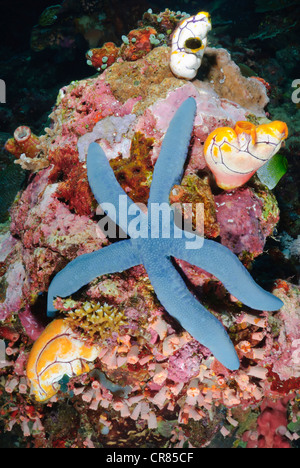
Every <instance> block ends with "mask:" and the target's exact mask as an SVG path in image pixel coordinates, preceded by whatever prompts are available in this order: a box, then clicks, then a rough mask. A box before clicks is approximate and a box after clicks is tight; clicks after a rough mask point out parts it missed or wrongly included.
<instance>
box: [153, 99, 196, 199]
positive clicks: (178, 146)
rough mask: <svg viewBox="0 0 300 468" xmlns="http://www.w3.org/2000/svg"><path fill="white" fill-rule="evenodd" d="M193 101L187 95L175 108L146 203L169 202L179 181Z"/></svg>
mask: <svg viewBox="0 0 300 468" xmlns="http://www.w3.org/2000/svg"><path fill="white" fill-rule="evenodd" d="M195 113H196V101H195V99H194V98H192V97H190V98H188V99H186V100H185V101H184V102H183V104H181V106H180V107H179V109H178V110H177V111H176V113H175V115H174V117H173V118H172V120H171V122H170V125H169V128H168V130H167V132H166V134H165V137H164V139H163V142H162V147H161V150H160V153H159V158H158V159H157V161H156V163H155V166H154V172H153V179H152V183H151V187H150V194H149V202H148V205H149V203H153V202H154V203H169V195H170V191H171V189H172V187H173V186H174V185H175V184H178V183H180V181H181V178H182V175H183V169H184V163H185V160H186V156H187V152H188V147H189V143H190V139H191V133H192V130H193V122H194V117H195Z"/></svg>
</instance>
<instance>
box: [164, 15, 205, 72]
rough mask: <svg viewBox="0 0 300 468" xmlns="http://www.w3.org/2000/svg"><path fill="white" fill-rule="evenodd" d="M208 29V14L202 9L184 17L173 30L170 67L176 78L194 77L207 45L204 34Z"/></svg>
mask: <svg viewBox="0 0 300 468" xmlns="http://www.w3.org/2000/svg"><path fill="white" fill-rule="evenodd" d="M210 30H211V21H210V15H209V13H207V12H204V11H201V12H199V13H198V14H197V15H195V16H191V17H190V18H187V19H185V20H184V21H182V22H181V23H180V25H179V26H178V28H177V29H176V30H175V32H174V35H173V38H172V49H171V60H170V68H171V70H172V72H173V73H174V75H176V76H177V77H178V78H185V79H187V80H192V79H193V78H195V76H196V74H197V71H198V68H199V67H200V65H201V61H202V57H203V54H204V51H205V48H206V45H207V37H206V36H207V33H208V32H209V31H210Z"/></svg>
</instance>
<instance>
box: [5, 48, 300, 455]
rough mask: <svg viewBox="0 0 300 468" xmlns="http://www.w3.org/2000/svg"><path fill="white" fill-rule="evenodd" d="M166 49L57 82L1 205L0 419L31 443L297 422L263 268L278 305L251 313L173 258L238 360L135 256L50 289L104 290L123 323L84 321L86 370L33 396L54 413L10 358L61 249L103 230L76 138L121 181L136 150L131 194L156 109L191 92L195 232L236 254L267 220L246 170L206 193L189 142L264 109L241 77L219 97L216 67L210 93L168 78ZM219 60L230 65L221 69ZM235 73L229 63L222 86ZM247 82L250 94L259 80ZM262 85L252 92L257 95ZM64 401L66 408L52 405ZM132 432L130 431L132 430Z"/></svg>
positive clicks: (295, 359) (157, 139) (201, 435)
mask: <svg viewBox="0 0 300 468" xmlns="http://www.w3.org/2000/svg"><path fill="white" fill-rule="evenodd" d="M213 53H214V49H210V54H213ZM168 57H169V49H168V47H157V48H154V49H153V50H152V51H151V52H150V53H149V54H148V55H146V56H145V57H143V58H141V59H139V60H137V61H135V62H130V63H127V62H124V61H122V60H121V61H117V62H115V63H114V64H113V65H111V66H110V67H108V68H107V70H105V72H104V73H102V74H99V75H97V76H95V77H92V78H88V79H86V80H82V81H78V82H73V83H71V84H70V85H68V86H65V87H64V88H62V89H61V91H60V92H59V96H58V98H57V102H56V105H55V106H54V109H53V111H52V113H51V115H50V117H51V119H52V124H51V126H50V128H46V129H45V134H44V135H41V136H40V137H39V141H40V151H41V153H40V158H39V161H40V160H43V165H40V166H39V164H40V162H39V161H35V164H36V165H37V166H36V169H35V171H32V173H31V174H30V177H29V180H28V183H27V186H26V188H25V189H24V190H23V191H22V192H21V193H20V194H19V195H18V197H17V199H16V201H15V203H14V204H13V206H12V208H11V222H10V225H7V226H3V230H2V231H1V232H0V274H1V277H0V344H1V343H2V348H1V347H0V351H1V350H2V355H0V372H1V375H2V377H1V384H0V399H1V407H3V408H4V409H3V410H2V412H1V420H2V421H3V422H4V424H5V427H6V430H8V431H10V430H13V427H14V426H15V425H16V426H18V425H19V426H20V427H21V429H22V431H23V434H24V437H26V438H30V440H31V441H32V443H33V444H35V446H41V447H54V446H74V447H82V446H89V447H90V446H96V447H98V446H100V447H101V446H114V444H116V445H118V444H121V445H122V444H123V443H124V444H125V446H133V447H134V446H139V445H140V444H142V443H145V440H146V439H147V440H150V441H151V440H152V442H151V443H156V444H157V446H164V444H166V443H168V446H169V447H182V446H183V444H184V443H188V444H189V446H195V447H203V446H206V445H207V444H209V442H210V441H211V440H212V439H213V437H214V435H215V433H216V432H217V431H218V432H220V433H221V435H222V437H223V438H224V439H225V438H226V437H227V436H228V435H229V434H232V433H233V432H234V434H235V435H234V437H235V444H236V446H244V445H245V444H248V445H249V446H258V445H259V444H260V445H262V446H263V445H264V444H265V445H268V446H269V445H272V444H273V446H274V444H275V446H276V444H279V445H280V446H290V443H291V441H292V440H295V439H297V437H298V436H297V433H296V431H295V432H293V431H292V430H289V429H288V428H287V425H288V422H293V423H294V424H296V422H297V421H299V419H298V418H299V407H298V406H299V403H298V401H299V400H297V399H293V397H290V395H293V393H294V392H296V390H297V388H299V383H300V351H299V350H300V325H299V324H300V318H299V317H300V316H299V310H298V308H297V304H298V299H299V290H298V288H297V287H296V286H295V285H293V284H291V283H288V282H285V281H280V280H278V282H277V283H276V284H274V285H273V288H274V291H273V292H274V294H276V295H278V296H279V297H280V298H281V299H282V300H283V302H284V304H285V305H284V307H283V308H282V310H281V311H278V312H274V313H268V314H267V313H262V314H260V315H258V313H257V311H253V310H250V309H248V308H245V307H244V306H243V305H242V304H240V303H239V302H237V301H236V300H235V298H233V297H230V296H229V295H228V293H227V292H226V290H225V289H224V287H223V286H222V284H220V283H219V282H218V280H217V279H216V278H214V277H212V276H211V275H208V274H207V273H206V272H204V271H202V270H200V269H198V268H195V267H192V266H191V265H188V264H186V263H185V262H178V265H179V266H180V268H181V269H182V270H183V272H184V273H185V275H186V277H187V278H188V280H189V283H190V287H191V288H192V289H193V290H194V292H195V294H196V295H197V294H199V297H200V296H201V300H202V301H204V303H205V305H206V307H208V308H209V310H210V311H211V312H212V313H213V314H215V315H216V316H217V317H218V319H219V320H220V321H222V322H223V324H224V326H225V327H226V328H227V330H228V331H229V333H230V336H231V338H232V340H233V342H234V344H235V346H236V349H237V352H238V354H239V357H240V361H241V366H240V369H239V370H238V371H235V372H229V371H228V370H227V369H225V368H224V367H223V366H222V365H221V364H220V363H219V362H218V361H216V359H215V358H214V357H213V356H212V355H211V353H210V352H209V350H207V349H206V348H204V347H203V346H201V345H200V344H199V343H198V342H196V341H195V340H194V339H193V338H192V337H191V336H190V335H189V334H188V333H187V332H186V331H184V330H183V329H182V328H181V327H180V326H179V324H178V323H177V322H175V321H174V320H173V319H172V317H170V316H169V315H168V313H167V312H166V311H165V310H164V309H163V308H162V307H161V305H160V304H159V303H158V301H157V299H156V296H155V293H154V291H153V289H152V287H151V284H150V283H149V280H148V278H147V276H146V273H145V271H144V269H143V268H142V267H141V266H140V267H135V268H132V269H131V270H129V271H127V272H124V273H120V274H114V275H107V276H105V277H103V278H96V279H95V280H94V281H93V282H92V283H91V284H90V285H89V286H88V287H87V288H86V289H85V290H84V291H82V292H80V293H78V294H76V298H75V297H74V298H72V300H70V299H67V300H60V299H58V300H57V301H58V304H59V305H60V308H61V314H62V315H64V316H65V317H67V316H68V314H69V312H70V311H74V310H76V308H78V307H79V308H80V306H81V305H82V303H84V302H98V303H99V304H100V305H104V304H106V305H107V304H108V305H110V306H112V307H115V308H117V309H118V310H119V311H121V312H122V314H123V316H124V324H123V325H122V326H120V327H119V328H118V327H116V329H114V330H112V331H111V332H110V333H107V330H106V331H105V333H104V334H103V335H101V333H102V330H101V327H99V329H98V330H96V332H95V330H94V329H93V330H91V331H92V332H93V334H92V337H93V340H94V341H96V342H98V343H100V344H101V346H102V351H101V353H100V354H99V357H98V359H97V360H96V361H95V363H94V369H93V370H92V372H90V373H89V374H84V375H83V376H80V377H77V378H74V379H71V380H69V381H68V382H67V383H64V384H62V386H61V390H60V391H59V392H58V394H57V395H55V396H54V397H53V398H52V399H51V400H50V401H49V402H48V403H47V408H48V409H49V407H50V408H51V407H52V410H53V411H54V412H56V416H55V417H56V423H54V419H55V418H54V417H53V418H52V419H51V417H50V416H49V411H48V412H47V411H45V406H43V405H40V404H37V403H36V402H35V400H34V397H33V396H32V395H31V394H30V389H29V386H28V382H27V381H26V376H25V375H24V368H25V365H26V360H27V356H28V353H29V352H30V349H31V347H32V344H33V341H35V340H36V338H37V337H38V336H39V334H40V333H41V331H42V330H43V328H44V326H45V324H46V323H47V322H48V321H49V319H47V317H46V301H45V299H46V294H47V290H48V287H49V283H50V281H51V279H52V277H53V276H54V275H55V274H56V273H57V272H59V271H60V270H61V269H62V268H63V267H64V266H65V265H66V264H67V263H68V262H70V261H71V260H72V259H74V258H76V257H77V256H79V255H82V254H85V253H88V252H93V251H95V250H97V249H100V248H102V247H103V248H105V245H107V244H109V240H108V239H106V238H105V236H104V234H103V232H102V231H101V229H100V228H99V226H98V224H97V221H98V218H97V216H96V214H95V213H96V203H95V200H94V199H93V196H92V194H91V193H90V191H89V187H88V182H87V177H86V167H85V158H86V151H87V148H88V145H89V143H90V142H91V141H98V142H99V143H100V142H101V145H102V147H103V148H104V150H105V151H106V154H107V157H108V158H109V159H110V160H111V161H112V162H113V161H115V164H116V165H115V166H113V167H114V170H115V171H116V175H118V174H122V175H123V180H125V182H124V184H125V185H124V188H125V189H126V190H127V191H128V193H129V195H131V193H132V194H134V189H135V188H136V187H135V185H134V184H135V183H136V184H137V183H138V182H135V179H132V177H131V176H130V174H131V172H130V171H131V169H132V166H134V165H135V164H139V168H142V170H141V171H140V172H141V173H142V177H144V179H143V180H142V182H143V184H144V186H145V201H146V198H147V197H146V195H147V189H149V180H151V173H152V171H153V166H154V164H155V162H156V160H157V157H158V155H159V151H160V147H161V144H162V140H163V137H164V135H165V132H166V130H167V128H168V125H169V123H170V120H171V118H172V116H173V115H174V113H175V111H176V110H177V109H178V107H179V106H180V104H181V103H182V102H183V101H184V100H185V99H186V98H187V97H189V96H193V97H194V98H195V99H196V102H197V116H196V119H195V125H194V130H193V135H192V138H191V145H190V149H189V155H188V163H187V166H186V170H185V176H187V177H188V176H191V175H193V176H194V177H196V178H197V180H198V181H199V184H205V191H203V193H199V194H198V195H199V196H200V200H201V201H202V202H204V204H205V203H206V201H207V200H209V202H210V205H209V206H210V208H209V213H208V214H209V215H210V216H212V218H214V219H215V223H216V226H217V230H216V231H215V235H214V236H213V235H212V234H210V235H211V236H212V237H217V236H218V235H219V237H218V238H217V239H216V240H217V241H218V240H219V241H220V242H221V243H222V244H224V245H226V246H227V247H229V248H230V249H231V250H232V251H233V252H234V253H235V254H237V255H238V256H240V258H241V260H242V261H245V264H246V265H247V266H250V264H251V261H252V260H253V259H254V258H255V257H257V256H258V255H260V254H261V253H262V252H263V250H264V246H265V242H266V238H267V237H268V236H269V235H271V234H272V233H273V229H274V227H275V226H276V223H277V222H278V220H279V210H278V206H277V202H276V199H275V197H274V195H273V194H272V193H271V192H270V191H269V190H268V189H267V188H266V187H265V186H263V185H262V184H261V183H260V182H259V180H258V179H257V178H256V177H254V178H252V179H251V180H250V181H249V183H248V184H247V185H246V186H243V187H241V188H239V189H237V190H233V191H230V192H225V191H220V189H218V188H217V187H216V186H215V184H214V179H213V176H212V174H211V173H210V171H209V169H208V168H207V167H206V164H205V160H204V156H203V145H204V142H205V139H206V137H207V136H208V134H209V133H210V132H211V131H212V130H214V129H215V128H217V127H220V126H233V125H234V124H235V122H236V121H238V120H246V119H247V118H250V117H251V118H255V117H257V116H261V115H264V109H263V108H260V109H259V110H258V111H257V116H255V115H253V109H252V108H251V105H250V104H251V102H250V100H249V101H248V104H249V105H247V96H248V95H247V93H243V89H241V90H240V92H241V94H242V95H243V106H242V105H241V104H238V103H237V102H234V101H233V100H232V96H234V95H237V94H238V90H237V89H235V90H234V92H233V89H230V83H231V81H230V79H229V78H228V80H227V81H226V90H224V91H223V92H222V93H220V94H218V93H217V91H216V90H215V89H214V88H213V87H212V86H211V85H210V83H209V81H203V82H201V81H198V80H194V81H192V82H185V81H183V80H179V79H177V78H175V77H174V76H172V74H171V72H170V70H169V67H168ZM228 60H229V59H228ZM230 70H231V71H230V73H232V74H234V73H235V74H238V73H239V71H238V68H237V67H236V68H235V67H231V68H230ZM230 76H233V75H230ZM243 80H245V79H244V78H243ZM243 80H241V78H240V77H238V79H237V78H236V76H235V79H233V78H232V83H233V84H232V87H234V86H235V85H234V83H236V82H237V81H238V82H241V83H244V81H243ZM251 86H252V87H255V86H256V85H255V83H254V81H253V82H252V84H251ZM228 89H229V91H230V92H229V91H228ZM251 89H252V88H251ZM256 92H257V93H258V94H259V93H260V94H264V93H265V90H264V89H263V87H261V84H259V85H257V90H256ZM226 93H227V94H226ZM245 96H246V97H245ZM230 98H231V99H230ZM262 98H263V99H262V102H264V103H265V102H266V95H263V96H262ZM249 99H250V98H249ZM239 102H240V101H239ZM257 102H259V100H258V101H257ZM137 136H138V137H139V138H138V139H137ZM134 141H135V142H136V141H138V143H135V146H133V145H134ZM127 174H128V177H127V178H126V176H127ZM126 180H127V182H126ZM128 180H129V182H128ZM137 180H138V179H137ZM126 183H128V185H126ZM130 183H131V185H130ZM147 184H148V185H147ZM199 186H200V185H199ZM130 192H131V193H130ZM198 195H197V196H198ZM185 201H187V200H185ZM191 201H192V200H191ZM205 234H206V235H208V234H207V233H205ZM74 327H77V329H78V327H79V331H81V332H82V333H83V334H82V337H83V339H90V338H91V336H90V335H88V333H87V336H85V335H84V332H83V331H82V330H80V326H79V325H78V323H77V322H76V319H74ZM91 328H92V326H91ZM14 332H17V333H18V335H17V336H18V338H17V340H16V341H13V340H12V338H11V337H12V336H14V335H13V333H14ZM4 345H5V349H4V348H3V346H4ZM3 349H4V354H3ZM20 365H21V369H23V371H20V370H18V369H20ZM286 398H288V400H286ZM66 399H67V400H68V405H67V406H68V408H67V409H66V408H65V405H64V406H62V405H61V403H64V401H65V400H66ZM8 400H9V401H10V404H9V405H7V401H8ZM271 401H272V402H273V403H272V404H271V403H270V402H271ZM274 402H275V403H274ZM288 405H289V406H288ZM267 407H269V408H271V409H270V411H273V412H276V411H277V413H276V414H277V416H276V418H277V419H276V421H277V422H278V424H277V423H276V421H275V422H274V424H273V426H272V428H273V429H272V431H271V433H270V434H271V436H270V435H269V436H268V437H266V436H265V430H264V427H265V426H266V424H267V422H266V421H267V413H266V411H267ZM288 407H289V413H288V415H287V408H288ZM224 408H225V409H226V411H223V409H224ZM278 412H279V413H280V414H279V413H278ZM247 418H248V419H247ZM69 420H72V421H73V424H72V427H73V429H72V430H71V429H70V427H69V426H70V425H69ZM63 421H64V422H65V423H63ZM247 424H248V425H247ZM276 424H277V426H278V425H280V427H281V432H280V437H279V436H278V432H277V431H276V428H277V426H276ZM249 426H251V429H249ZM283 426H284V427H283ZM80 427H81V428H83V427H84V430H82V429H81V430H79V428H80ZM282 427H283V429H282ZM237 428H238V430H237ZM118 431H119V432H118ZM143 431H144V434H146V435H145V437H146V439H145V440H142V439H140V438H139V433H141V432H143ZM46 432H47V433H50V434H51V436H50V437H46V435H45V434H46ZM270 437H273V438H272V440H270ZM278 437H279V438H278ZM263 438H264V441H263V442H261V440H262V439H263ZM120 440H122V441H123V442H120ZM124 440H125V442H124ZM153 441H154V442H153ZM68 444H69V445H68ZM251 444H252V445H251Z"/></svg>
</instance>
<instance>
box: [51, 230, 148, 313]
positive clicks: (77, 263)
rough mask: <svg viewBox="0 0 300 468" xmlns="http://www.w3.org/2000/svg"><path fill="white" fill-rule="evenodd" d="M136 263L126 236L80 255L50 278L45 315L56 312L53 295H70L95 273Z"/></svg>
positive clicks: (101, 273) (137, 261) (107, 271)
mask: <svg viewBox="0 0 300 468" xmlns="http://www.w3.org/2000/svg"><path fill="white" fill-rule="evenodd" d="M140 263H141V259H140V258H139V256H138V253H137V252H136V250H135V249H134V248H133V247H132V244H131V241H130V239H126V240H123V241H120V242H116V243H115V244H111V245H109V246H107V247H103V248H102V249H100V250H97V251H96V252H92V253H89V254H84V255H80V256H79V257H77V258H75V260H72V261H71V262H70V263H69V264H68V265H67V266H66V267H65V268H64V269H63V270H61V271H60V272H59V273H57V275H56V276H55V277H54V278H53V280H52V282H51V284H50V287H49V291H48V308H47V315H48V316H49V317H53V316H54V315H55V313H56V309H55V307H54V305H53V300H54V298H55V297H57V296H59V297H67V296H70V295H71V294H73V293H75V292H76V291H78V290H79V289H80V288H82V287H83V286H85V285H86V284H88V283H89V282H90V281H92V280H93V279H95V278H97V277H98V276H101V275H105V274H108V273H117V272H121V271H124V270H127V269H128V268H131V267H133V266H135V265H139V264H140Z"/></svg>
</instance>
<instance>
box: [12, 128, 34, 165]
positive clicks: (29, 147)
mask: <svg viewBox="0 0 300 468" xmlns="http://www.w3.org/2000/svg"><path fill="white" fill-rule="evenodd" d="M38 145H39V137H37V136H36V135H34V134H33V133H32V132H31V130H30V128H29V127H26V126H25V125H22V126H21V127H18V128H17V129H16V130H15V131H14V136H13V138H10V139H9V140H7V142H6V143H5V149H6V151H9V152H10V153H11V154H13V155H14V156H15V157H16V158H17V159H19V158H20V156H21V154H25V155H26V156H27V157H28V158H35V157H36V156H37V155H38V154H39V152H40V150H39V147H38Z"/></svg>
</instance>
